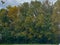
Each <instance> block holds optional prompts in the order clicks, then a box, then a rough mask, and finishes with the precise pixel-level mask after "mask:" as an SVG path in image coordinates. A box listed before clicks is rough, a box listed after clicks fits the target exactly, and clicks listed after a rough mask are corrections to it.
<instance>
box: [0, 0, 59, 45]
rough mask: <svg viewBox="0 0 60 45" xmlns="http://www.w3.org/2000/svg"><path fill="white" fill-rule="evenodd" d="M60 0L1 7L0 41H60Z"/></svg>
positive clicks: (26, 42) (25, 42)
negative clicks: (59, 34)
mask: <svg viewBox="0 0 60 45" xmlns="http://www.w3.org/2000/svg"><path fill="white" fill-rule="evenodd" d="M59 2H60V1H59V0H58V1H56V2H55V4H52V5H51V3H50V2H49V1H48V0H46V1H44V2H40V1H37V0H36V1H31V3H28V2H24V3H23V4H21V5H18V6H13V7H12V6H11V5H9V6H7V7H6V9H0V38H1V39H0V43H20V44H22V43H23V44H28V43H30V44H31V43H33V44H34V43H36V44H37V43H38V44H39V43H40V44H42V43H45V44H46V43H47V44H48V43H51V44H53V43H59V40H58V38H57V33H58V32H57V30H59V28H58V24H59V19H60V6H59V4H60V3H59Z"/></svg>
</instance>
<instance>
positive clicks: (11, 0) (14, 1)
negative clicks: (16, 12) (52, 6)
mask: <svg viewBox="0 0 60 45" xmlns="http://www.w3.org/2000/svg"><path fill="white" fill-rule="evenodd" d="M3 1H5V4H2V3H1V0H0V9H1V8H6V6H8V5H11V6H15V5H16V6H17V5H19V4H20V3H24V2H31V0H3ZM40 1H43V0H40ZM50 2H53V3H55V2H56V0H50Z"/></svg>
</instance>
